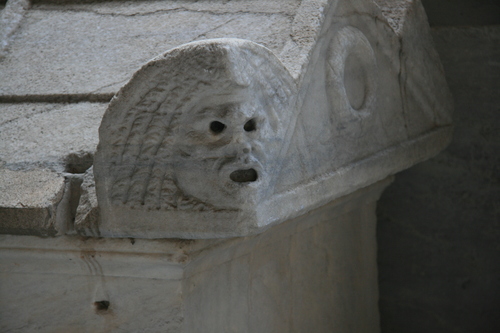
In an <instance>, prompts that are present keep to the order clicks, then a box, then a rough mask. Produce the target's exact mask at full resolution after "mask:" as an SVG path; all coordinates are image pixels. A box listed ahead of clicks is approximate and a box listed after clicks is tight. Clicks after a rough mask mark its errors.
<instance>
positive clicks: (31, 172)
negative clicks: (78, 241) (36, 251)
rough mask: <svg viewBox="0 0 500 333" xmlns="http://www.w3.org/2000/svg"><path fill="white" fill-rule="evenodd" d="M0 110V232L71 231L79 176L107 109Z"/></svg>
mask: <svg viewBox="0 0 500 333" xmlns="http://www.w3.org/2000/svg"><path fill="white" fill-rule="evenodd" d="M0 107H1V108H2V112H1V113H0V142H1V145H0V174H1V176H0V188H1V189H2V190H1V191H0V192H1V193H0V225H1V227H0V233H11V234H36V235H44V236H48V235H51V236H54V235H56V234H63V233H65V232H66V231H72V230H73V220H74V218H75V211H76V209H77V206H78V202H79V196H80V184H81V183H82V179H81V177H80V176H78V174H82V173H84V172H85V170H86V169H88V168H89V167H90V166H91V165H92V163H93V156H94V152H95V149H96V146H97V141H98V140H97V138H98V136H97V129H98V127H99V124H100V122H101V119H102V114H103V113H104V108H105V107H106V105H105V104H96V103H78V104H27V103H21V104H2V105H1V106H0ZM86 180H87V182H88V181H89V180H88V178H86ZM91 181H92V182H93V180H91Z"/></svg>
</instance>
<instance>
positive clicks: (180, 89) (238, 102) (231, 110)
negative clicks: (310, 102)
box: [96, 39, 296, 210]
mask: <svg viewBox="0 0 500 333" xmlns="http://www.w3.org/2000/svg"><path fill="white" fill-rule="evenodd" d="M295 91H296V87H295V83H294V81H293V79H292V78H291V76H290V74H289V73H288V71H287V70H286V69H285V68H284V67H283V65H282V64H281V63H280V62H279V61H278V60H277V59H276V57H275V56H274V55H273V54H272V53H271V52H270V51H269V50H267V49H265V48H264V47H262V46H259V45H257V44H255V43H252V42H249V41H243V40H235V39H222V40H212V41H210V40H209V41H203V42H197V43H191V44H187V45H185V46H182V47H180V48H177V49H174V50H172V51H169V52H167V53H166V54H165V55H163V56H161V57H158V58H156V59H154V60H152V61H151V62H150V63H149V64H148V65H146V66H145V67H143V68H142V69H141V70H140V71H139V72H137V73H136V75H135V76H134V78H132V80H131V81H130V82H129V83H128V84H127V85H126V86H125V87H124V88H123V89H122V90H121V91H120V93H119V94H118V95H117V97H115V99H114V100H113V101H112V103H111V104H110V107H109V108H108V110H107V112H106V114H105V116H104V119H103V123H102V125H101V128H100V144H99V148H98V153H97V155H96V179H99V178H101V179H103V178H104V179H105V181H104V184H105V187H103V186H102V185H99V181H98V182H97V183H98V185H97V186H98V187H99V186H101V190H100V192H99V189H98V193H101V196H102V195H106V196H107V197H109V199H108V200H109V201H110V203H111V205H115V206H116V205H118V206H119V205H123V204H125V205H126V206H129V207H132V208H133V209H148V210H151V209H153V210H158V209H167V210H170V209H184V210H218V209H240V208H242V206H244V205H245V204H246V203H251V204H255V203H257V202H259V201H261V200H264V199H265V197H267V196H268V195H270V194H272V192H273V189H272V186H270V184H271V183H272V182H271V179H272V178H273V177H275V176H276V175H277V170H279V165H280V163H281V162H280V156H281V154H282V152H281V149H282V142H283V139H284V136H285V133H286V131H287V129H288V126H289V122H290V118H291V117H287V114H289V113H292V110H291V108H292V107H293V102H292V100H293V98H294V96H295ZM104 192H106V193H105V194H104ZM98 195H99V194H98Z"/></svg>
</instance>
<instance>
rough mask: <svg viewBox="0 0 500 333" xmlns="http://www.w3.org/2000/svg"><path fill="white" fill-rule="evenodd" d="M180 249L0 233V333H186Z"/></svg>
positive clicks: (138, 242)
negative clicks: (89, 332)
mask: <svg viewBox="0 0 500 333" xmlns="http://www.w3.org/2000/svg"><path fill="white" fill-rule="evenodd" d="M183 247H184V244H183V242H179V241H169V242H165V241H163V242H155V241H148V242H147V243H146V242H143V241H141V240H134V241H131V240H129V239H125V240H110V239H107V240H102V239H97V238H96V239H85V238H79V237H71V238H70V237H58V238H49V239H42V238H39V237H32V236H10V235H0V251H1V254H2V255H1V256H0V276H1V279H2V283H1V284H0V299H1V300H2V302H0V304H1V305H0V316H1V318H2V320H1V321H0V331H2V332H47V333H53V332H88V331H93V332H115V331H124V332H176V333H178V332H183V330H182V326H183V317H182V285H181V280H182V274H183V266H184V265H185V264H186V263H187V261H186V260H187V258H186V255H185V254H184V253H183V251H184V250H183ZM106 302H108V303H106Z"/></svg>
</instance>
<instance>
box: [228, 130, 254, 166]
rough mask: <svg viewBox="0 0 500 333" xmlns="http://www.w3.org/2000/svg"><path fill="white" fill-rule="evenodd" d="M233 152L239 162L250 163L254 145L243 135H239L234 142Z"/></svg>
mask: <svg viewBox="0 0 500 333" xmlns="http://www.w3.org/2000/svg"><path fill="white" fill-rule="evenodd" d="M231 145H232V150H233V152H234V154H235V155H236V157H237V158H238V161H239V162H241V163H245V164H246V163H249V157H250V153H251V152H252V144H251V143H250V142H249V140H248V138H246V137H245V135H244V134H243V133H237V134H236V135H235V137H234V139H233V142H232V144H231Z"/></svg>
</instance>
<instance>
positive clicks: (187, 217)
mask: <svg viewBox="0 0 500 333" xmlns="http://www.w3.org/2000/svg"><path fill="white" fill-rule="evenodd" d="M386 5H387V6H389V5H390V6H389V8H390V9H391V10H392V11H389V12H388V11H387V10H385V11H384V12H382V11H381V10H380V8H379V6H380V4H376V3H374V2H372V1H362V0H357V1H339V2H336V1H332V2H330V3H329V6H328V8H327V11H326V13H325V15H324V20H322V21H320V25H321V30H320V31H319V35H315V37H314V38H315V41H314V47H313V48H312V51H311V53H310V55H309V58H308V62H307V64H306V66H304V67H303V68H302V72H301V73H300V75H292V74H291V73H290V72H287V69H285V68H283V67H282V66H281V65H280V63H279V60H278V59H277V58H276V57H275V55H273V54H272V53H271V52H269V51H264V50H265V49H264V48H261V47H259V46H258V45H257V44H253V43H249V42H245V41H242V40H237V39H215V40H207V41H204V42H195V43H190V44H186V45H184V46H182V47H179V48H177V49H173V50H171V51H169V52H167V53H165V54H164V55H162V56H161V57H159V58H157V59H154V60H152V61H151V62H150V63H149V64H148V65H146V66H144V67H143V68H142V69H141V70H139V71H138V72H137V73H136V75H135V76H134V77H133V78H132V80H131V81H130V82H129V83H128V84H127V85H126V86H125V87H124V88H123V89H122V90H121V91H120V93H118V94H117V96H116V97H115V99H114V100H113V102H112V103H111V105H110V107H109V108H108V110H107V112H106V115H105V117H104V120H103V124H102V126H101V129H100V142H101V144H100V148H99V153H98V157H97V160H96V168H95V172H96V173H95V174H96V180H97V198H98V201H99V205H100V209H101V224H100V226H99V229H100V232H101V234H102V235H106V236H112V237H146V238H157V237H181V238H207V237H209V238H211V237H213V238H218V237H233V236H246V235H250V234H253V233H256V232H262V231H263V230H264V229H265V228H267V227H268V226H270V225H272V224H275V223H280V222H283V221H285V220H286V219H288V218H291V217H294V216H297V215H299V214H303V213H304V212H306V211H308V210H310V209H313V208H315V207H319V206H321V205H324V204H326V203H327V202H328V201H331V200H333V199H335V198H339V197H341V196H343V195H346V194H348V193H350V192H352V191H354V190H356V189H359V188H362V187H365V186H368V185H369V184H371V183H373V182H376V181H378V180H380V179H383V178H385V177H387V176H388V175H391V174H394V173H396V172H398V171H401V170H403V169H405V168H407V167H409V166H410V165H412V164H414V163H418V162H420V161H422V160H424V159H426V158H429V157H431V156H433V155H435V154H436V153H438V152H439V151H440V150H441V149H443V148H444V147H445V146H446V145H447V144H448V142H449V139H450V136H451V127H450V124H451V119H450V113H451V109H452V102H451V96H450V94H449V91H448V89H447V86H446V82H445V79H444V76H443V71H442V68H441V65H440V64H439V58H438V56H437V54H436V52H435V51H434V49H433V45H432V41H431V38H430V35H429V29H428V27H427V26H426V24H427V23H426V17H425V13H424V12H423V9H422V7H421V5H420V3H419V2H418V1H411V2H405V5H404V6H402V7H401V8H402V10H396V9H394V8H399V7H398V6H397V5H395V3H394V2H388V3H386ZM387 6H386V7H387ZM391 6H392V7H391ZM384 8H385V7H384ZM352 13H355V14H352ZM388 13H389V14H388ZM398 15H399V16H398ZM397 17H400V20H399V21H397V22H396V21H395V20H396V18H397ZM389 20H392V21H391V22H392V23H391V24H390V22H389ZM415 31H419V32H421V34H422V35H419V34H416V33H415ZM250 50H251V52H253V53H254V54H255V55H254V56H252V57H250V56H248V55H247V53H248V52H250ZM258 50H261V51H258ZM193 59H195V61H194V62H193ZM296 61H298V60H297V59H296ZM248 64H250V65H248ZM256 64H257V65H256ZM256 68H257V69H256ZM292 78H295V82H293V79H292ZM183 82H184V83H183ZM213 86H218V87H219V88H218V89H220V90H216V89H214V88H213ZM242 87H245V89H242ZM273 95H277V96H278V97H279V98H278V99H275V98H273V97H272V96H273ZM252 122H255V124H256V125H255V124H254V123H252ZM250 123H252V125H251V126H250V125H248V124H250ZM268 124H269V125H270V126H268ZM212 125H214V126H215V125H218V126H219V127H220V128H212ZM247 125H248V126H250V127H251V130H247V129H246V126H247ZM222 158H225V159H226V160H223V159H222ZM229 162H231V163H229ZM243 175H244V176H243Z"/></svg>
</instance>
